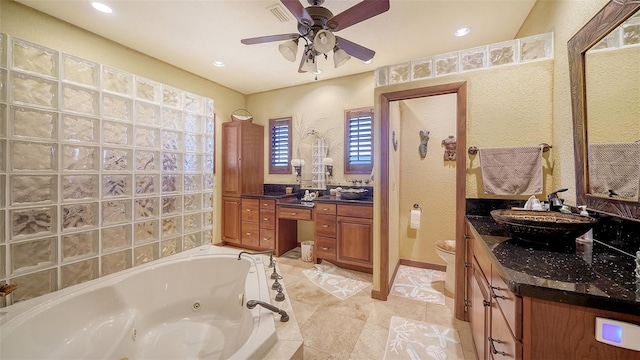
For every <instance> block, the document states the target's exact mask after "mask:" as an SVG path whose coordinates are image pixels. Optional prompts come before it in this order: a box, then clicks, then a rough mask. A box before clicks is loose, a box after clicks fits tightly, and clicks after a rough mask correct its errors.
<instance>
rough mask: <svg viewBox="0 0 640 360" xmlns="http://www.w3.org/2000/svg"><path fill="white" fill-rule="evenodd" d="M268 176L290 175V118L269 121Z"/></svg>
mask: <svg viewBox="0 0 640 360" xmlns="http://www.w3.org/2000/svg"><path fill="white" fill-rule="evenodd" d="M269 134H270V143H269V144H270V146H269V174H291V163H290V160H291V118H290V117H288V118H280V119H269Z"/></svg>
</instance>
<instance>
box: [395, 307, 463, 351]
mask: <svg viewBox="0 0 640 360" xmlns="http://www.w3.org/2000/svg"><path fill="white" fill-rule="evenodd" d="M384 359H385V360H392V359H411V360H419V359H436V360H446V359H464V353H463V352H462V346H460V336H459V335H458V331H456V330H455V329H451V328H448V327H445V326H440V325H435V324H430V323H425V322H421V321H417V320H411V319H405V318H402V317H399V316H393V317H391V324H390V325H389V337H388V339H387V347H386V349H385V351H384Z"/></svg>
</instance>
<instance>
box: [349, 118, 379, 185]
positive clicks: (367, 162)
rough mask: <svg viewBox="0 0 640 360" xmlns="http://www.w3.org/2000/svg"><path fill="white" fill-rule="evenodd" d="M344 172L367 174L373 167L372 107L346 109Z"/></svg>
mask: <svg viewBox="0 0 640 360" xmlns="http://www.w3.org/2000/svg"><path fill="white" fill-rule="evenodd" d="M344 143H345V144H346V149H345V152H344V172H345V174H369V173H371V170H372V169H373V108H366V109H357V110H347V111H346V117H345V132H344Z"/></svg>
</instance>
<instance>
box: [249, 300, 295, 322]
mask: <svg viewBox="0 0 640 360" xmlns="http://www.w3.org/2000/svg"><path fill="white" fill-rule="evenodd" d="M256 305H260V306H262V307H263V308H265V309H267V310H271V311H273V312H274V313H277V314H280V321H282V322H287V321H289V314H287V312H286V311H284V310H282V309H278V308H277V307H275V306H273V305H271V304H268V303H266V302H264V301H259V300H249V301H247V308H249V309H253V308H254V307H256Z"/></svg>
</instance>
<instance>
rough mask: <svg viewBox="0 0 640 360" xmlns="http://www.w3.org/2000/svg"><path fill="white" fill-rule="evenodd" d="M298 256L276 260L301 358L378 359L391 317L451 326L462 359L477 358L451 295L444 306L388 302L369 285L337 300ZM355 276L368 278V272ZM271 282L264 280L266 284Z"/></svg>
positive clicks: (391, 298) (466, 325) (390, 299)
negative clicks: (298, 337)
mask: <svg viewBox="0 0 640 360" xmlns="http://www.w3.org/2000/svg"><path fill="white" fill-rule="evenodd" d="M312 267H313V264H312V263H307V262H303V261H302V260H294V259H288V258H285V257H280V258H277V269H278V272H279V273H280V274H281V275H282V276H283V279H282V280H281V282H283V284H284V286H285V288H286V293H287V295H288V299H287V300H288V303H290V305H291V309H290V310H293V313H294V316H293V317H292V319H294V320H295V321H297V323H298V326H299V328H300V333H301V335H302V338H303V356H304V359H367V360H375V359H382V358H383V356H384V351H385V346H386V342H387V337H388V334H389V323H390V321H391V317H392V316H400V317H404V318H409V319H414V320H418V321H423V322H429V323H434V324H438V325H442V326H447V327H451V328H454V329H456V330H457V331H458V333H459V335H460V340H461V345H462V350H463V353H464V357H465V359H476V358H477V357H476V354H475V350H474V347H473V340H472V337H471V330H470V327H469V323H467V322H464V321H460V320H456V319H455V317H454V316H453V312H452V308H453V299H452V298H451V297H447V298H446V301H445V305H439V304H433V303H427V302H424V301H418V300H413V299H408V298H404V297H400V296H395V295H390V296H389V297H388V300H387V301H379V300H375V299H372V298H371V286H369V287H367V288H365V289H364V290H362V291H360V292H359V293H357V294H356V295H353V296H352V297H350V298H348V299H346V300H340V299H338V298H336V297H335V296H333V295H331V294H329V293H327V292H325V291H324V290H322V289H321V288H319V287H317V286H316V285H314V284H313V283H312V282H311V281H309V279H307V277H306V276H305V275H304V274H303V273H302V271H303V270H305V269H309V268H312ZM351 273H352V274H353V275H354V276H356V277H358V278H359V279H361V280H363V281H367V282H371V280H372V276H371V274H364V273H360V272H356V271H352V272H351ZM271 282H272V280H269V283H271Z"/></svg>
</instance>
